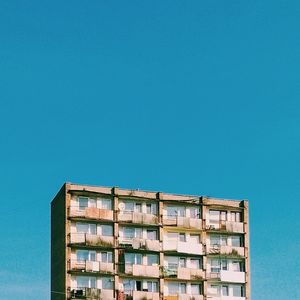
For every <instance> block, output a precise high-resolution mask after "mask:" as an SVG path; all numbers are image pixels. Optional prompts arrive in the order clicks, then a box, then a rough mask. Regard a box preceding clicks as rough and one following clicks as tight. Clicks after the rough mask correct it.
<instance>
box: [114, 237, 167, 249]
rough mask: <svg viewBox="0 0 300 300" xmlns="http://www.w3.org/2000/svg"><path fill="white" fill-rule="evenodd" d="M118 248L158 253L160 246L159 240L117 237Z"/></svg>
mask: <svg viewBox="0 0 300 300" xmlns="http://www.w3.org/2000/svg"><path fill="white" fill-rule="evenodd" d="M118 241H119V247H123V248H131V249H136V250H148V251H160V249H161V245H160V242H159V240H147V239H141V238H133V239H127V238H121V237H119V240H118Z"/></svg>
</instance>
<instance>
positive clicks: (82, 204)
mask: <svg viewBox="0 0 300 300" xmlns="http://www.w3.org/2000/svg"><path fill="white" fill-rule="evenodd" d="M88 203H89V202H88V198H85V197H79V198H78V205H79V209H82V210H84V209H85V208H86V207H88Z"/></svg>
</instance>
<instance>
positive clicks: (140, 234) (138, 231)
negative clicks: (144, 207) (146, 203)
mask: <svg viewBox="0 0 300 300" xmlns="http://www.w3.org/2000/svg"><path fill="white" fill-rule="evenodd" d="M135 237H136V238H140V239H141V238H142V237H143V230H142V228H135Z"/></svg>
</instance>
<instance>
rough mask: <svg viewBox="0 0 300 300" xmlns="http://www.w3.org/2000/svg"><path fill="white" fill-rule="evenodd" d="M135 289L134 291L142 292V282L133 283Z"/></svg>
mask: <svg viewBox="0 0 300 300" xmlns="http://www.w3.org/2000/svg"><path fill="white" fill-rule="evenodd" d="M135 287H136V291H141V290H142V282H141V281H139V280H137V281H136V282H135Z"/></svg>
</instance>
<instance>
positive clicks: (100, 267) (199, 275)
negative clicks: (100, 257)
mask: <svg viewBox="0 0 300 300" xmlns="http://www.w3.org/2000/svg"><path fill="white" fill-rule="evenodd" d="M68 266H69V271H70V272H87V273H101V274H103V273H104V274H115V273H116V272H115V270H114V264H113V263H104V262H99V261H77V260H71V261H69V264H68ZM118 274H125V275H131V276H135V277H147V278H160V277H163V278H176V279H180V280H204V279H207V280H216V281H223V282H235V283H245V272H235V271H227V270H220V271H219V272H205V271H204V270H203V269H192V268H182V267H178V268H175V269H174V268H168V267H160V266H158V265H152V266H148V265H138V264H119V272H118Z"/></svg>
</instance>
